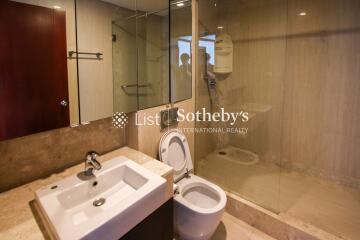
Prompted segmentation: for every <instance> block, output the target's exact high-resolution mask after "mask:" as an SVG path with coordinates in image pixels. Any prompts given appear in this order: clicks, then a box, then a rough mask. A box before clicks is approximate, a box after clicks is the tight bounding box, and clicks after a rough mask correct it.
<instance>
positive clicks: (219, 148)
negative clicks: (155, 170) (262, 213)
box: [195, 0, 360, 239]
mask: <svg viewBox="0 0 360 240" xmlns="http://www.w3.org/2000/svg"><path fill="white" fill-rule="evenodd" d="M359 12H360V2H359V1H356V0H346V1H341V0H331V1H326V0H319V1H307V0H267V1H261V0H256V1H254V0H241V1H240V0H222V1H214V0H199V1H198V35H199V38H198V76H197V81H196V89H195V90H196V110H201V109H202V108H205V109H206V110H207V111H211V112H218V111H220V109H221V108H224V109H225V111H227V112H239V111H244V112H247V113H248V114H249V115H248V116H249V120H248V121H247V122H241V121H240V122H239V121H237V122H236V123H235V124H234V125H229V123H206V122H198V123H196V124H197V126H196V127H197V128H208V129H224V128H225V129H228V128H236V129H241V130H240V131H238V132H231V131H230V132H216V131H215V130H213V131H207V132H199V133H196V136H195V166H196V173H197V174H198V175H200V176H202V177H205V178H207V179H209V180H211V181H213V182H215V183H216V184H218V185H220V186H222V187H223V188H224V189H225V190H226V191H228V192H231V193H234V194H236V195H238V196H240V197H242V198H244V199H247V200H249V201H251V202H253V203H255V204H257V205H259V206H261V207H263V208H266V209H268V210H271V211H272V212H274V213H276V214H279V215H281V216H283V217H284V218H295V219H297V220H299V221H302V222H305V223H307V224H311V225H314V226H315V227H318V228H320V229H322V230H325V231H327V232H329V233H331V234H333V235H336V236H340V237H343V238H345V239H358V238H359V236H360V230H358V226H359V224H360V191H359V190H360V161H359V159H360V151H359V144H360V138H359V137H360V125H359V124H358V122H359V120H360V118H359V117H360V81H359V79H360V57H359V56H360V55H359V53H360V44H359V42H360V15H359V14H358V13H359ZM224 39H226V40H227V41H228V40H229V39H230V41H231V43H232V52H231V54H232V58H231V64H232V69H231V71H227V72H226V71H225V72H221V71H219V66H220V65H221V54H220V53H219V52H217V51H218V49H217V46H218V45H217V44H219V43H221V41H224ZM220 67H221V66H220Z"/></svg>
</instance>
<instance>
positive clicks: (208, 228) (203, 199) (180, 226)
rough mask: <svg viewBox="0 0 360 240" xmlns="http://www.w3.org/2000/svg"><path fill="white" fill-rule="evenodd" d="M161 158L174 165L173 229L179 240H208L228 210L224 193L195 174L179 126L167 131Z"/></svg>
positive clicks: (160, 154) (163, 139)
mask: <svg viewBox="0 0 360 240" xmlns="http://www.w3.org/2000/svg"><path fill="white" fill-rule="evenodd" d="M159 156H160V160H161V161H162V162H164V163H166V164H168V165H169V166H171V167H173V168H174V182H175V183H176V185H177V190H176V191H175V194H174V228H175V233H176V234H177V235H178V236H179V237H180V239H186V240H205V239H209V238H210V237H211V236H212V235H213V233H214V232H215V230H216V228H217V226H218V225H219V223H220V220H221V216H222V214H223V212H224V209H225V204H226V195H225V192H224V191H223V190H222V189H221V188H220V187H218V186H216V185H215V184H213V183H211V182H209V181H206V180H205V179H202V178H200V177H198V176H195V175H194V174H192V173H190V171H192V170H193V163H192V160H191V155H190V150H189V145H188V143H187V140H186V137H185V136H184V134H183V133H182V132H181V131H180V130H177V129H173V130H170V131H168V132H166V133H165V134H164V135H163V136H162V138H161V141H160V145H159Z"/></svg>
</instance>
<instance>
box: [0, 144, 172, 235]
mask: <svg viewBox="0 0 360 240" xmlns="http://www.w3.org/2000/svg"><path fill="white" fill-rule="evenodd" d="M117 156H125V157H127V158H129V159H132V160H134V161H135V162H137V163H138V164H140V165H142V166H143V167H145V168H147V169H148V170H150V171H152V172H154V173H156V174H158V175H160V176H162V177H164V178H165V179H166V180H167V191H166V194H165V195H164V202H165V201H167V200H168V199H170V198H171V197H172V193H173V190H172V188H173V183H172V181H173V170H172V168H171V167H169V166H167V165H165V164H163V163H161V162H159V161H158V160H156V159H154V158H151V157H149V156H147V155H145V154H143V153H141V152H139V151H136V150H133V149H131V148H129V147H123V148H120V149H117V150H115V151H112V152H110V153H107V154H104V155H102V156H101V157H99V161H100V162H105V161H107V160H109V159H111V158H114V157H117ZM83 167H84V164H83V163H81V164H78V165H75V166H73V167H70V168H68V169H66V170H64V171H63V172H59V173H56V174H53V175H51V176H49V177H48V178H45V179H38V180H35V181H33V182H30V183H27V184H24V185H22V186H19V187H17V188H14V189H11V190H9V191H6V192H3V193H0V206H1V207H0V239H9V240H16V239H26V240H32V239H33V240H39V239H46V238H47V234H46V232H45V233H44V234H45V235H44V234H43V232H44V230H43V226H42V224H41V221H39V220H38V215H37V213H36V210H34V209H35V208H34V207H33V202H34V201H33V200H34V198H35V195H34V194H35V191H36V190H38V189H39V188H41V187H44V186H47V185H50V184H51V183H54V182H57V181H59V180H61V179H63V178H65V177H67V176H70V175H72V174H76V173H78V172H80V171H82V170H83Z"/></svg>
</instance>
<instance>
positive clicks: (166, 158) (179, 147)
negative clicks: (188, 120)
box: [159, 129, 193, 182]
mask: <svg viewBox="0 0 360 240" xmlns="http://www.w3.org/2000/svg"><path fill="white" fill-rule="evenodd" d="M159 156H160V160H161V161H162V162H164V163H165V164H167V165H169V166H171V167H172V168H173V169H174V181H175V182H176V181H178V180H180V178H181V177H182V176H183V175H184V174H185V173H186V169H188V171H190V170H192V169H193V164H192V161H191V155H190V150H189V145H188V143H187V140H186V137H185V136H184V134H183V133H182V132H181V131H179V130H177V129H173V130H170V131H168V132H166V133H165V134H164V135H163V136H162V138H161V140H160V144H159Z"/></svg>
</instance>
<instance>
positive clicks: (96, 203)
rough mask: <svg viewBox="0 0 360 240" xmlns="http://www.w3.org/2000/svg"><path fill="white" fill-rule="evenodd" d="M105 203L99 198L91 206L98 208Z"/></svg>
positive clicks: (103, 199)
mask: <svg viewBox="0 0 360 240" xmlns="http://www.w3.org/2000/svg"><path fill="white" fill-rule="evenodd" d="M105 201H106V200H105V198H99V199H96V200H95V201H94V202H93V205H94V207H100V206H102V205H103V204H104V203H105Z"/></svg>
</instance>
